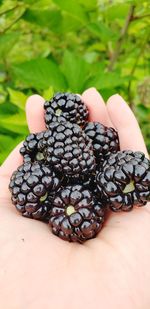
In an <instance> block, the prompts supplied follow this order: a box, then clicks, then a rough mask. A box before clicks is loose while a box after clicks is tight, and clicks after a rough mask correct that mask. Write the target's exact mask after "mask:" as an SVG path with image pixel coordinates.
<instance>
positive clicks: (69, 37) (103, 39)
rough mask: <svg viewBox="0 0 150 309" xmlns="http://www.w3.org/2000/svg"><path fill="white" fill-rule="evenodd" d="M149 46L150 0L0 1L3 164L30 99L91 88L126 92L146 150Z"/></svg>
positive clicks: (149, 138)
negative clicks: (34, 96) (32, 95)
mask: <svg viewBox="0 0 150 309" xmlns="http://www.w3.org/2000/svg"><path fill="white" fill-rule="evenodd" d="M149 43H150V1H149V0H148V1H144V0H140V1H139V0H128V1H121V0H115V1H113V0H104V1H100V0H99V1H97V0H36V1H35V0H26V1H16V0H12V1H10V0H4V1H1V0H0V163H2V162H3V160H4V159H5V158H6V156H7V155H8V153H9V152H10V151H11V150H12V149H13V147H14V146H15V145H16V144H17V143H18V142H19V141H21V140H23V139H24V137H25V136H26V135H27V134H28V130H27V125H26V119H25V112H24V107H25V101H26V98H27V96H29V95H31V94H32V93H39V94H41V95H43V96H44V97H45V99H48V98H50V97H51V96H52V94H53V92H55V91H58V90H62V91H63V90H65V91H66V90H70V91H72V92H78V93H81V92H82V91H83V90H84V89H85V88H87V87H90V86H95V87H96V88H97V89H98V90H99V91H100V92H101V93H102V95H103V96H104V98H105V99H107V98H108V97H109V96H110V95H112V94H114V93H116V92H119V93H120V94H121V95H123V97H124V98H125V99H126V100H127V101H128V102H129V105H130V106H131V108H132V109H133V110H134V112H135V114H136V116H137V118H138V120H139V122H140V125H141V128H142V131H143V134H144V138H145V141H146V144H147V146H148V149H149V151H150V101H149V94H150V77H149V75H150V74H149V73H150V53H149V50H150V49H149V47H150V46H149ZM35 104H36V102H35ZM37 121H38V120H37ZM131 134H132V132H131Z"/></svg>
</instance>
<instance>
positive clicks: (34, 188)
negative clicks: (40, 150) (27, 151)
mask: <svg viewBox="0 0 150 309" xmlns="http://www.w3.org/2000/svg"><path fill="white" fill-rule="evenodd" d="M60 185H61V179H60V178H58V176H56V174H55V172H53V171H52V170H51V169H50V168H49V167H48V166H45V165H43V164H39V163H37V162H36V163H33V164H32V163H30V162H28V163H27V162H26V163H24V164H23V165H21V166H20V167H19V168H18V169H17V171H15V172H14V173H13V175H12V177H11V180H10V184H9V189H10V191H11V194H12V202H13V204H14V205H15V206H16V209H17V210H18V211H19V212H21V213H22V215H23V216H24V217H28V218H34V219H41V220H44V221H45V220H46V221H47V220H48V217H49V213H48V212H49V211H50V209H51V202H52V200H53V195H54V192H56V191H57V190H58V189H59V188H60Z"/></svg>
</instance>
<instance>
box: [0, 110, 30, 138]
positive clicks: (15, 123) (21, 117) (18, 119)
mask: <svg viewBox="0 0 150 309" xmlns="http://www.w3.org/2000/svg"><path fill="white" fill-rule="evenodd" d="M0 127H1V128H4V129H7V130H10V131H12V132H15V133H18V134H27V132H28V130H27V124H26V118H25V114H23V113H18V114H16V115H13V116H5V117H3V118H1V119H0Z"/></svg>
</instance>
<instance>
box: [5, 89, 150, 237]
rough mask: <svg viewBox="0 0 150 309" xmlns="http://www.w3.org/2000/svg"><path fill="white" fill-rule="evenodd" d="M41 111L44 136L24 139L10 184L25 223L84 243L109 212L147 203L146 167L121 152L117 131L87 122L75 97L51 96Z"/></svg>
mask: <svg viewBox="0 0 150 309" xmlns="http://www.w3.org/2000/svg"><path fill="white" fill-rule="evenodd" d="M44 109H45V123H46V130H45V131H42V132H40V133H33V134H30V135H29V136H27V138H26V140H25V141H24V143H23V146H22V147H21V149H20V153H21V155H22V156H23V164H22V165H21V166H20V167H19V168H18V169H17V171H15V172H14V173H13V175H12V177H11V180H10V184H9V189H10V191H11V199H12V203H13V204H14V205H15V207H16V209H17V210H18V211H19V212H20V213H21V214H22V215H23V216H24V217H27V218H32V219H38V220H42V221H44V222H47V223H48V224H49V226H50V228H51V230H52V232H53V233H54V234H55V235H57V236H58V237H60V238H62V239H63V240H68V241H73V242H80V243H83V242H84V241H86V240H88V239H91V238H94V237H96V235H97V234H98V233H99V231H100V230H101V228H102V226H103V223H104V221H105V219H106V214H107V212H108V211H109V210H112V211H121V210H123V211H129V210H131V209H132V208H133V206H143V205H145V204H146V203H147V201H149V200H150V161H149V160H148V159H147V158H146V157H145V155H144V154H143V153H141V152H138V151H137V152H133V151H130V150H125V151H120V147H119V137H118V133H117V131H116V130H115V129H114V128H108V127H106V126H104V125H103V124H101V123H98V122H89V112H88V109H87V107H86V105H85V104H84V102H83V101H82V99H81V98H80V96H79V95H76V94H72V93H56V94H55V95H54V97H53V98H52V99H51V100H50V101H46V102H45V104H44Z"/></svg>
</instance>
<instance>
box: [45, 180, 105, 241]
mask: <svg viewBox="0 0 150 309" xmlns="http://www.w3.org/2000/svg"><path fill="white" fill-rule="evenodd" d="M104 214H105V208H104V206H103V205H102V204H101V202H100V201H97V200H96V199H94V198H93V196H92V193H91V192H90V191H89V190H87V189H85V188H84V186H80V185H74V186H66V187H65V188H64V189H62V190H60V191H59V192H58V194H56V196H55V198H54V201H53V207H52V210H51V214H50V221H49V224H50V226H51V228H52V232H53V233H54V234H55V235H57V236H59V237H60V238H62V239H64V240H68V241H78V242H80V243H82V242H84V241H85V240H88V239H90V238H94V237H95V236H96V235H97V233H98V232H99V231H100V229H101V228H102V225H103V222H104Z"/></svg>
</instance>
